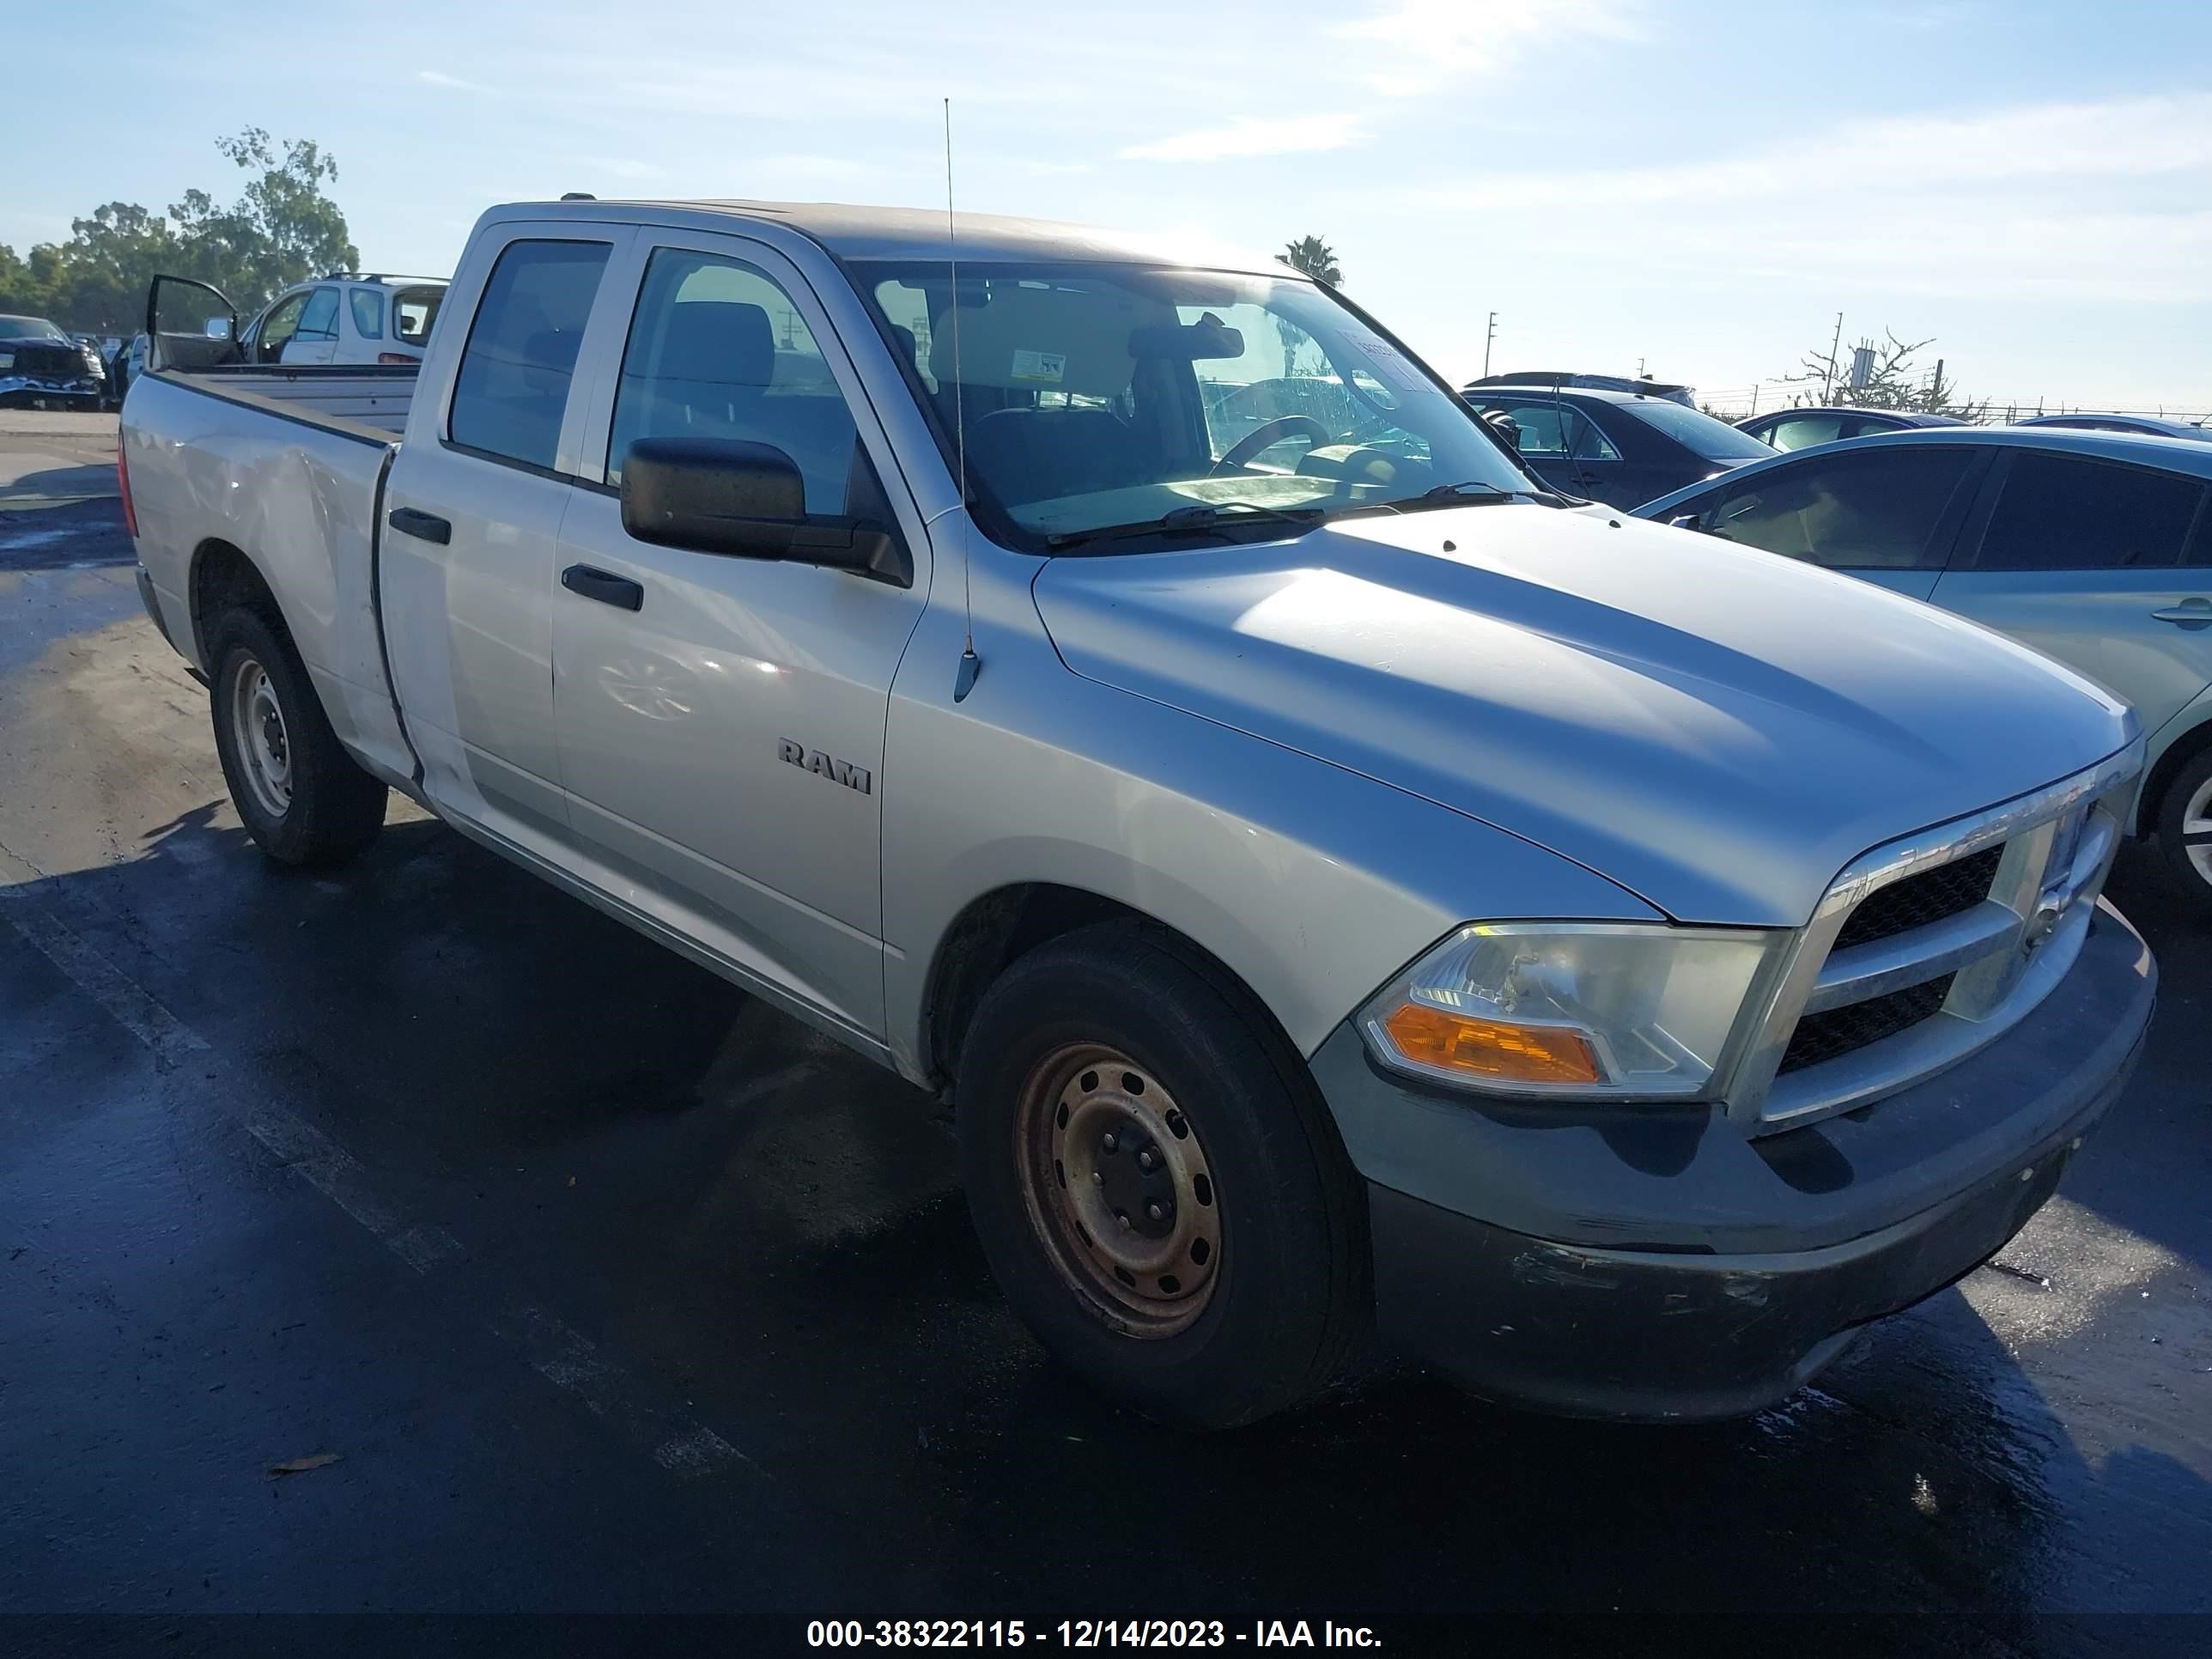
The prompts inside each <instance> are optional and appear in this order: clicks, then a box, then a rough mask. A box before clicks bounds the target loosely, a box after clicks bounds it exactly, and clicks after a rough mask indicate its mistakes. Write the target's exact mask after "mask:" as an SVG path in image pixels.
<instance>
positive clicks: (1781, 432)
mask: <svg viewBox="0 0 2212 1659" xmlns="http://www.w3.org/2000/svg"><path fill="white" fill-rule="evenodd" d="M1843 428H1844V422H1843V417H1842V416H1838V415H1792V416H1790V418H1789V419H1788V420H1786V421H1779V422H1776V423H1775V427H1774V429H1773V430H1772V431H1771V432H1769V433H1768V434H1766V441H1767V442H1769V443H1771V444H1772V445H1773V446H1774V447H1776V448H1777V449H1810V448H1811V447H1813V446H1814V444H1832V443H1833V442H1835V441H1836V440H1837V439H1838V438H1840V437H1842V436H1843V435H1844V430H1843Z"/></svg>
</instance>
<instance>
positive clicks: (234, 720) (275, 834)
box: [213, 608, 387, 865]
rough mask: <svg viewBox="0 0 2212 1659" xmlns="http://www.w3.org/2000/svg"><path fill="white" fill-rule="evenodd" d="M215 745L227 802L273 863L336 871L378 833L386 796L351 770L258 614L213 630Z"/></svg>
mask: <svg viewBox="0 0 2212 1659" xmlns="http://www.w3.org/2000/svg"><path fill="white" fill-rule="evenodd" d="M213 655H214V659H215V678H214V708H215V746H216V754H217V756H218V757H220V758H221V760H222V775H223V781H225V782H226V783H228V785H229V786H230V799H231V800H232V802H233V804H234V805H236V806H237V808H238V816H239V817H240V820H241V821H242V822H243V823H245V825H246V833H248V834H249V835H251V836H252V837H253V839H254V842H255V843H256V844H257V845H258V846H259V848H261V850H262V852H264V854H267V855H268V856H269V857H270V858H271V859H273V860H276V862H277V863H279V864H291V865H332V864H343V863H344V862H345V861H346V860H349V859H350V858H353V857H355V856H356V854H359V853H361V852H362V850H363V849H364V848H367V847H368V844H369V843H370V842H373V841H374V840H375V839H376V836H377V833H378V831H380V829H383V827H384V809H385V804H386V794H387V791H386V788H385V786H384V784H383V782H382V781H381V780H380V779H377V778H374V777H371V776H370V775H368V773H366V772H364V771H362V769H361V768H360V767H359V766H357V765H356V764H355V763H354V760H353V757H351V756H350V755H349V754H347V753H346V751H345V749H344V746H343V744H340V743H339V742H338V738H337V732H333V731H332V730H331V722H330V717H329V716H328V715H327V714H324V712H323V705H322V703H321V702H320V701H319V699H318V698H317V697H316V696H315V690H314V687H313V684H310V683H309V681H308V679H307V669H306V667H305V666H304V665H302V664H301V661H300V659H299V654H298V653H297V652H295V650H294V649H293V647H292V642H291V641H290V640H289V639H288V638H286V637H285V636H284V635H282V634H281V633H279V632H278V630H277V629H275V628H273V627H271V626H270V623H269V621H268V619H267V618H266V617H263V616H262V615H261V614H260V613H259V612H258V611H250V610H246V609H244V608H240V609H239V610H236V611H231V612H230V613H229V614H228V616H226V617H223V618H222V621H221V622H220V623H218V624H217V625H216V635H215V650H214V653H213Z"/></svg>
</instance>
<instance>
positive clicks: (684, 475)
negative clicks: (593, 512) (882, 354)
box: [622, 438, 914, 587]
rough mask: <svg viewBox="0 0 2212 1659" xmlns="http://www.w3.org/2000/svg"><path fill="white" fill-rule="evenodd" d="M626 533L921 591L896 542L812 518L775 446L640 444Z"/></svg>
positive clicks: (871, 529)
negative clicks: (846, 573) (819, 567)
mask: <svg viewBox="0 0 2212 1659" xmlns="http://www.w3.org/2000/svg"><path fill="white" fill-rule="evenodd" d="M622 516H623V529H624V530H625V531H627V532H629V534H630V535H632V536H634V537H635V538H637V539H638V540H639V541H641V542H652V543H654V544H658V545H659V546H662V547H679V548H684V549H685V550H689V551H690V552H694V553H718V554H721V555H723V556H726V557H730V558H738V559H782V560H788V561H790V562H793V563H794V564H818V565H823V566H826V567H827V568H829V569H832V570H849V571H852V572H853V573H854V574H855V575H860V576H866V577H870V578H872V580H877V581H882V582H889V583H890V584H891V585H892V586H897V587H911V586H913V585H914V561H913V559H912V558H911V557H910V556H908V552H907V550H906V548H905V545H904V544H902V542H901V541H900V540H899V538H898V536H897V534H896V532H893V531H891V530H890V529H888V528H886V527H885V526H883V525H880V524H878V523H876V522H874V521H873V520H866V519H857V518H849V517H845V516H842V515H833V514H829V513H808V512H807V510H806V483H805V479H804V478H802V477H800V476H799V467H798V465H797V464H796V463H794V462H793V460H792V459H791V457H790V456H788V455H787V454H785V453H783V451H781V449H778V448H776V447H775V445H773V444H756V443H746V442H744V441H740V440H738V439H735V438H640V439H639V440H637V441H635V443H633V444H631V445H630V447H629V453H626V454H625V455H623V463H622Z"/></svg>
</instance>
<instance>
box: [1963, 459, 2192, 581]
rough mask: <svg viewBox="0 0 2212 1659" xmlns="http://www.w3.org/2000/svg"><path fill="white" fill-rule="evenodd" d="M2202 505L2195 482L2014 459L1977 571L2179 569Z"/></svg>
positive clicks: (2073, 462)
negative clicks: (2172, 567) (2173, 566)
mask: <svg viewBox="0 0 2212 1659" xmlns="http://www.w3.org/2000/svg"><path fill="white" fill-rule="evenodd" d="M2203 501H2204V486H2203V483H2200V482H2198V481H2197V479H2194V478H2185V477H2176V476H2175V475H2174V474H2172V473H2170V472H2153V471H2148V470H2147V469H2145V468H2142V467H2134V466H2121V465H2115V464H2113V463H2112V462H2109V461H2093V460H2087V459H2082V458H2080V457H2077V456H2071V455H2051V454H2039V453H2033V452H2026V453H2017V454H2015V455H2014V456H2013V457H2012V464H2011V465H2010V467H2009V469H2008V471H2006V473H2005V477H2004V484H2003V487H2002V490H2001V492H2000V493H1999V495H1998V496H1997V501H1996V507H1995V508H1994V509H1993V510H1992V511H1991V512H1990V521H1989V527H1988V528H1987V529H1986V530H1984V532H1982V538H1981V545H1980V546H1979V548H1978V550H1976V552H1975V555H1974V558H1973V568H1976V569H1978V570H2124V569H2128V570H2134V569H2154V568H2160V567H2162V566H2171V565H2175V564H2179V562H2181V557H2182V550H2183V549H2184V548H2185V547H2186V546H2187V545H2188V544H2189V538H2190V532H2191V528H2192V527H2193V526H2195V524H2196V522H2197V515H2198V513H2199V512H2200V511H2201V510H2202V507H2203Z"/></svg>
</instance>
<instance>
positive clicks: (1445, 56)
mask: <svg viewBox="0 0 2212 1659" xmlns="http://www.w3.org/2000/svg"><path fill="white" fill-rule="evenodd" d="M1641 9H1642V8H1641V6H1640V5H1639V4H1638V0H1387V3H1385V5H1384V9H1383V11H1382V12H1381V14H1380V15H1376V16H1373V17H1368V18H1363V19H1362V20H1361V21H1358V22H1356V23H1340V24H1338V25H1337V26H1336V27H1335V28H1334V30H1333V31H1332V33H1335V34H1337V35H1340V36H1341V37H1342V38H1344V39H1346V40H1368V41H1373V42H1375V43H1376V44H1377V45H1378V46H1381V47H1382V48H1383V57H1384V59H1385V61H1384V63H1383V65H1382V66H1381V67H1379V68H1377V69H1376V70H1373V71H1372V72H1370V74H1369V75H1368V76H1366V81H1367V84H1368V85H1370V86H1371V87H1373V88H1376V90H1377V91H1379V92H1382V93H1383V94H1386V95H1388V96H1389V97H1393V98H1406V97H1412V96H1413V95H1415V94H1421V93H1430V92H1437V91H1441V90H1443V89H1444V88H1449V87H1454V86H1458V85H1461V84H1463V83H1465V82H1469V81H1473V80H1475V79H1478V78H1480V76H1486V75H1495V74H1497V73H1498V71H1499V70H1504V69H1505V68H1507V67H1509V66H1510V65H1511V64H1513V63H1514V62H1515V61H1516V60H1517V59H1518V58H1521V57H1522V55H1523V54H1524V53H1526V52H1528V50H1529V49H1530V48H1531V47H1532V46H1536V45H1538V44H1539V43H1541V42H1542V41H1544V40H1555V39H1557V38H1558V37H1559V36H1561V35H1569V34H1581V35H1591V36H1595V37H1598V38H1600V39H1604V40H1633V39H1635V38H1636V37H1637V34H1638V12H1639V11H1640V10H1641Z"/></svg>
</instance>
